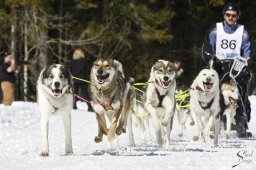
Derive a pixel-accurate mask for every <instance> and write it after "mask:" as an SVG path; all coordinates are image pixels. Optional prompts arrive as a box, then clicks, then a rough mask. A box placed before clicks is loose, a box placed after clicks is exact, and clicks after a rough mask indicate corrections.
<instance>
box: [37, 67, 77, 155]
mask: <svg viewBox="0 0 256 170" xmlns="http://www.w3.org/2000/svg"><path fill="white" fill-rule="evenodd" d="M37 102H38V105H39V111H40V114H41V120H40V121H41V122H40V123H41V135H42V151H41V154H40V156H43V157H46V156H49V143H48V129H49V119H50V117H51V116H52V115H61V116H62V118H63V123H64V128H65V136H66V139H65V155H72V154H73V148H72V138H71V115H70V112H71V110H72V107H73V102H74V96H73V82H72V78H71V74H70V72H69V70H68V69H67V68H66V67H65V66H63V65H60V64H52V65H50V66H48V67H46V68H44V69H43V70H42V71H41V73H40V75H39V78H38V80H37Z"/></svg>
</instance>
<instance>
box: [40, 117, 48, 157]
mask: <svg viewBox="0 0 256 170" xmlns="http://www.w3.org/2000/svg"><path fill="white" fill-rule="evenodd" d="M49 118H50V116H49V115H48V114H47V113H43V114H41V135H42V152H41V154H40V156H43V157H46V156H49V143H48V130H49Z"/></svg>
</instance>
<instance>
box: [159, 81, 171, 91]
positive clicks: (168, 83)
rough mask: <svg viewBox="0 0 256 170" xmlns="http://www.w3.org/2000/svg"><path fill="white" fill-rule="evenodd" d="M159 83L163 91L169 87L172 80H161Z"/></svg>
mask: <svg viewBox="0 0 256 170" xmlns="http://www.w3.org/2000/svg"><path fill="white" fill-rule="evenodd" d="M160 82H161V86H162V87H163V88H164V89H167V88H168V87H169V85H170V84H171V82H172V80H169V81H162V80H160Z"/></svg>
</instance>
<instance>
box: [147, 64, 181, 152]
mask: <svg viewBox="0 0 256 170" xmlns="http://www.w3.org/2000/svg"><path fill="white" fill-rule="evenodd" d="M175 74H176V70H175V66H174V64H173V63H171V62H169V61H166V60H158V61H157V62H156V63H155V64H154V65H153V66H152V68H151V73H150V78H149V80H148V86H147V89H146V92H145V101H144V107H145V109H146V110H147V111H148V112H149V114H150V116H151V117H152V122H153V127H154V129H155V134H156V140H157V143H158V144H159V146H162V145H163V144H164V148H165V149H167V150H169V149H170V132H171V129H172V122H173V115H174V112H175V103H176V102H175V88H176V80H175Z"/></svg>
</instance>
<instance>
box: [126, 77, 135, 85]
mask: <svg viewBox="0 0 256 170" xmlns="http://www.w3.org/2000/svg"><path fill="white" fill-rule="evenodd" d="M128 82H129V83H130V84H131V86H132V85H134V83H135V80H134V78H133V77H130V78H129V81H128Z"/></svg>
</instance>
